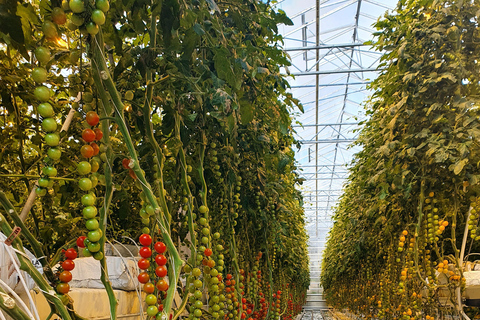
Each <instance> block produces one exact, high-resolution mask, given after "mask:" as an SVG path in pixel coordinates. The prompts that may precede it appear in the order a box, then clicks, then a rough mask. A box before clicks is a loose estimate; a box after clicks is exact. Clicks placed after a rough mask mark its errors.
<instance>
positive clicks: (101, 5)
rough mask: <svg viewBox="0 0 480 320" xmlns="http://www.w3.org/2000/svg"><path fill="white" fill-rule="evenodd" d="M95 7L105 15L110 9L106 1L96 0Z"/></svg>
mask: <svg viewBox="0 0 480 320" xmlns="http://www.w3.org/2000/svg"><path fill="white" fill-rule="evenodd" d="M95 7H96V8H97V9H100V10H102V11H103V12H104V13H107V11H108V10H109V9H110V3H109V2H108V0H97V1H95Z"/></svg>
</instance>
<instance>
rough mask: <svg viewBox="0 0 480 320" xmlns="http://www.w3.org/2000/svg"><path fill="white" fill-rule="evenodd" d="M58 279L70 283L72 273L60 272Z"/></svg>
mask: <svg viewBox="0 0 480 320" xmlns="http://www.w3.org/2000/svg"><path fill="white" fill-rule="evenodd" d="M58 279H59V280H60V281H62V282H70V281H72V273H71V272H70V271H62V272H61V273H60V275H59V276H58Z"/></svg>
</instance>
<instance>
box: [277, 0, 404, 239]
mask: <svg viewBox="0 0 480 320" xmlns="http://www.w3.org/2000/svg"><path fill="white" fill-rule="evenodd" d="M396 3H397V1H395V0H378V1H374V0H303V1H299V0H279V1H278V2H277V4H276V7H277V8H278V9H282V10H284V11H285V12H286V14H287V16H288V17H290V19H291V20H292V21H293V23H294V25H293V26H285V25H282V26H280V29H279V30H280V32H281V33H282V35H283V37H284V41H285V43H284V48H285V50H286V51H287V52H288V54H289V55H290V57H291V61H292V66H291V67H290V68H289V70H285V71H286V72H289V73H290V74H292V75H294V76H295V79H294V80H293V79H291V80H290V84H291V86H292V89H291V91H292V93H293V95H294V97H295V98H297V99H300V100H301V102H302V104H303V107H304V110H305V112H304V113H303V114H301V113H299V114H296V115H295V120H296V121H298V123H300V124H301V125H300V124H298V123H297V125H295V130H296V132H297V134H296V138H297V139H298V140H299V141H301V142H302V148H301V149H300V150H298V151H297V156H296V158H297V161H298V163H299V168H300V171H299V173H300V176H301V177H303V178H304V179H305V180H306V181H305V182H304V183H303V186H302V191H303V194H304V199H305V213H306V219H307V231H308V233H309V235H310V239H311V240H310V241H311V242H312V241H315V242H316V246H317V247H323V245H324V241H325V237H326V235H327V233H328V230H329V229H330V227H331V226H332V221H331V216H332V213H333V211H332V207H334V206H335V204H336V203H337V200H338V198H339V196H340V195H341V194H342V186H343V184H344V182H345V179H346V178H347V176H348V173H347V168H348V164H349V163H350V162H351V160H352V156H353V155H354V154H355V153H356V152H358V151H359V150H358V148H356V147H350V146H349V145H350V144H351V143H352V142H353V141H355V139H356V138H357V135H358V131H356V129H358V128H359V126H358V123H359V122H360V121H362V120H363V119H365V113H364V110H363V106H362V103H363V102H364V101H365V100H366V99H367V98H368V96H369V95H370V93H369V92H368V91H367V90H366V85H367V84H368V83H370V81H371V80H372V79H374V78H375V77H376V75H377V71H376V67H377V66H378V62H379V58H380V57H381V53H380V52H376V51H373V50H372V49H371V47H370V46H368V45H364V44H363V43H364V42H365V41H368V40H372V39H373V37H372V33H373V32H375V30H374V29H373V27H372V25H373V24H374V23H375V22H376V21H377V19H378V18H379V17H380V16H382V15H383V14H384V13H385V11H387V10H392V9H394V8H395V6H396Z"/></svg>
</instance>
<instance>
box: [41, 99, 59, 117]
mask: <svg viewBox="0 0 480 320" xmlns="http://www.w3.org/2000/svg"><path fill="white" fill-rule="evenodd" d="M37 111H38V113H39V114H40V115H41V116H42V117H43V118H51V117H53V116H54V115H55V112H54V111H53V107H52V105H51V104H50V103H46V102H45V103H41V104H39V105H38V107H37Z"/></svg>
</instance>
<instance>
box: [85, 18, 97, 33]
mask: <svg viewBox="0 0 480 320" xmlns="http://www.w3.org/2000/svg"><path fill="white" fill-rule="evenodd" d="M86 28H87V32H88V33H89V34H90V35H92V36H94V35H96V34H97V33H98V31H100V28H99V27H98V26H97V25H96V24H95V23H94V22H92V21H90V22H89V23H87V25H86Z"/></svg>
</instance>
